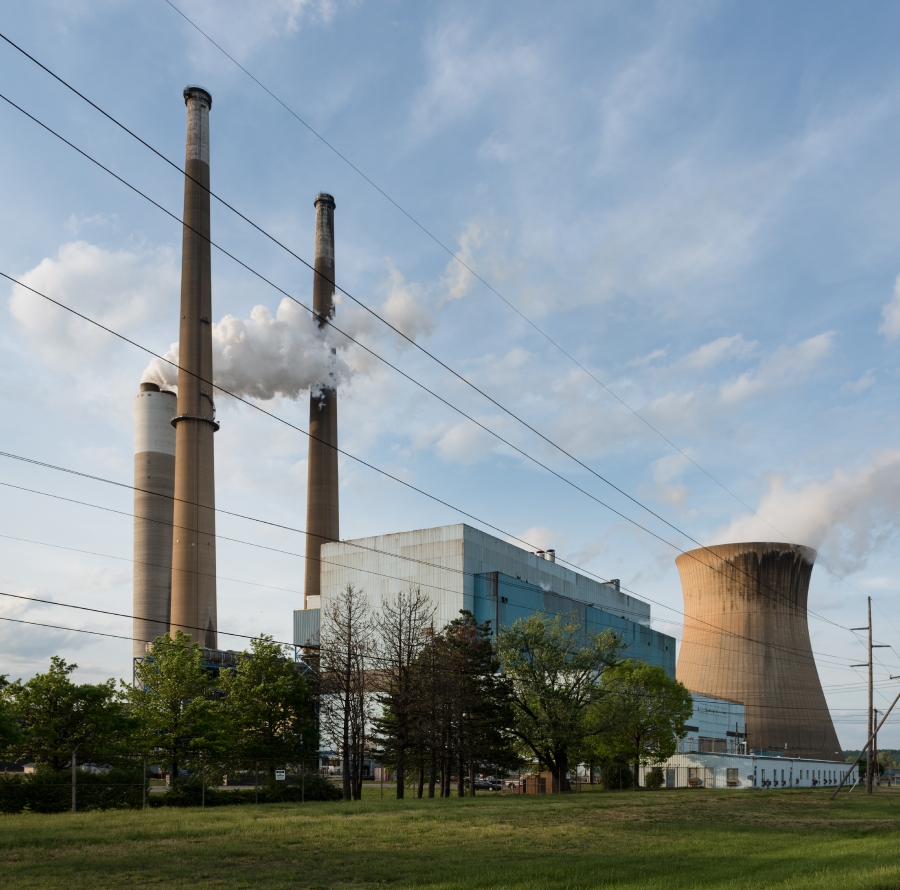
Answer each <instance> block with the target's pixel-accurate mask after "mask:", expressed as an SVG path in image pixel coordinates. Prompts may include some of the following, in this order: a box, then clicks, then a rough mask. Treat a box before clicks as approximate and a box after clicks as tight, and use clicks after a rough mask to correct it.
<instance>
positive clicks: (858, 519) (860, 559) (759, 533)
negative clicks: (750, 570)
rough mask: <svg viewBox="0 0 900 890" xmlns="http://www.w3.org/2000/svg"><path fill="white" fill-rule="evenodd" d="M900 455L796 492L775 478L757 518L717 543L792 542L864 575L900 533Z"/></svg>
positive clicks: (886, 455)
mask: <svg viewBox="0 0 900 890" xmlns="http://www.w3.org/2000/svg"><path fill="white" fill-rule="evenodd" d="M898 508H900V449H896V448H889V449H885V450H883V451H878V452H874V453H873V454H871V455H870V457H869V461H868V462H867V463H866V464H864V465H863V466H861V467H858V468H856V469H854V470H845V469H844V468H843V467H836V468H835V469H834V470H833V471H832V473H831V476H830V478H828V479H825V480H824V481H813V482H809V483H807V484H806V485H804V486H803V487H801V488H797V489H791V488H789V487H788V484H787V477H786V476H781V475H779V476H772V477H771V478H770V480H769V490H768V492H767V493H766V494H765V495H763V497H762V498H761V500H760V502H759V507H758V509H757V512H758V513H759V514H760V516H764V517H765V519H767V520H768V521H769V522H771V523H772V525H774V526H775V527H776V528H778V529H779V531H780V532H781V533H782V534H779V533H778V532H776V531H774V530H773V529H772V527H771V526H769V525H768V524H767V523H766V522H764V521H763V520H761V519H760V518H759V517H757V516H750V515H747V514H745V515H743V516H739V517H737V518H736V519H734V520H732V521H731V523H729V524H728V525H727V526H725V527H723V528H721V529H719V531H717V532H716V534H715V536H714V540H715V542H716V543H730V542H739V541H772V540H775V541H792V542H794V543H796V544H805V545H807V546H809V547H815V548H816V549H818V550H821V551H822V553H823V556H824V558H825V559H826V560H827V561H828V563H829V565H831V566H832V567H833V568H839V569H840V570H841V571H842V572H855V571H859V570H860V569H863V568H864V567H865V566H866V564H867V562H868V559H869V556H870V555H871V554H872V553H873V551H875V550H876V549H877V548H879V547H881V546H883V545H884V544H885V543H887V542H888V541H890V540H891V539H892V538H893V537H894V536H895V535H896V534H897V533H898V531H900V509H898Z"/></svg>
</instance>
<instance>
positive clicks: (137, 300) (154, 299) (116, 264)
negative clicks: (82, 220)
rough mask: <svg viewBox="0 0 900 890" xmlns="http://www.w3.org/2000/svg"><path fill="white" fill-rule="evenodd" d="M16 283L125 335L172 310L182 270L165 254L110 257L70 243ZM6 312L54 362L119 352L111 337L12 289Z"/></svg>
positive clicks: (126, 252)
mask: <svg viewBox="0 0 900 890" xmlns="http://www.w3.org/2000/svg"><path fill="white" fill-rule="evenodd" d="M19 277H20V280H21V281H22V282H23V283H24V284H27V285H28V286H29V287H33V288H34V289H35V290H36V291H39V292H40V293H42V294H46V295H47V296H48V297H52V298H53V299H54V300H58V301H59V302H60V303H63V304H65V305H67V306H71V307H72V308H73V309H77V310H78V311H79V312H82V313H84V314H85V315H88V316H90V317H91V318H93V319H95V320H96V321H99V322H100V323H101V324H104V325H106V326H108V327H110V328H112V329H113V330H116V331H119V332H120V333H127V332H129V331H130V330H132V329H133V328H135V327H136V326H137V325H139V324H141V323H144V322H146V321H148V320H149V319H150V318H152V317H154V316H158V315H159V314H161V313H163V312H165V311H166V309H168V308H171V307H172V306H173V305H174V303H175V301H176V300H177V298H178V292H179V281H180V270H179V269H178V267H177V264H176V262H175V257H174V255H173V253H172V251H171V250H169V249H168V248H157V249H138V250H118V251H111V250H106V249H105V248H103V247H98V246H96V245H94V244H89V243H87V242H86V241H71V242H69V243H67V244H63V245H62V246H61V247H60V248H59V251H58V252H57V255H56V257H55V258H51V257H47V258H46V259H43V260H41V262H40V263H38V265H37V266H35V267H34V268H33V269H31V270H30V271H28V272H26V273H25V274H24V275H21V276H19ZM9 311H10V313H11V314H12V316H13V318H15V319H16V321H17V322H18V323H19V324H20V325H21V326H22V327H23V328H24V330H25V334H26V335H27V336H28V338H29V339H30V340H32V341H33V342H34V343H36V344H37V345H38V346H39V348H40V349H41V350H42V352H43V353H44V355H45V357H47V358H48V359H50V360H51V361H53V362H55V363H59V364H64V365H67V364H71V363H73V362H75V361H81V360H83V359H84V357H85V356H86V355H93V356H96V355H99V354H101V353H103V352H106V351H109V350H111V349H113V348H115V346H116V341H115V339H114V338H112V337H111V336H110V335H109V334H108V333H106V332H104V331H101V330H99V329H98V328H95V327H93V326H92V325H89V324H87V323H86V322H84V321H83V320H82V319H79V318H77V317H75V316H73V315H71V314H70V313H68V312H65V311H63V310H62V309H60V308H59V307H58V306H54V305H53V304H52V303H48V302H47V301H46V300H42V299H41V298H40V297H38V296H36V295H35V294H32V293H29V292H28V291H27V290H25V289H23V288H21V287H17V286H16V285H13V286H12V288H11V293H10V298H9Z"/></svg>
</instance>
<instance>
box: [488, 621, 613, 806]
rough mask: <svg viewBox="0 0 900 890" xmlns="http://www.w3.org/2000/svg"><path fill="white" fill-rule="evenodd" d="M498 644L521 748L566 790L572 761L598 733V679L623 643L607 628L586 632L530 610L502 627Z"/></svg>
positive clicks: (601, 694) (600, 689) (601, 692)
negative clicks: (595, 711) (594, 716)
mask: <svg viewBox="0 0 900 890" xmlns="http://www.w3.org/2000/svg"><path fill="white" fill-rule="evenodd" d="M498 645H499V654H500V664H501V667H502V670H503V672H504V674H505V675H506V677H507V680H508V682H509V683H510V693H511V697H512V703H513V715H514V719H513V726H512V731H513V734H514V736H515V737H516V739H517V740H518V743H519V748H520V751H521V753H522V754H523V755H525V756H526V757H527V758H529V759H532V758H533V759H536V760H537V761H538V763H539V764H540V766H542V767H543V768H545V769H549V770H550V772H551V773H552V774H553V781H554V784H555V786H556V788H557V789H559V790H560V791H569V790H570V787H569V780H568V777H567V774H568V771H569V765H570V763H577V762H578V759H573V758H577V757H578V755H579V754H580V753H581V752H582V751H584V749H585V745H586V743H587V742H588V741H589V740H590V739H591V738H592V737H593V736H594V735H595V734H597V733H599V732H600V731H601V728H600V727H599V725H598V724H597V722H596V720H593V721H592V720H591V719H590V714H591V711H592V710H593V709H595V708H596V707H597V706H598V705H599V703H600V701H601V700H602V699H603V697H604V695H605V694H606V693H605V690H604V689H603V687H602V686H601V684H600V680H601V678H602V677H603V674H604V672H605V671H607V670H608V669H609V668H610V667H612V666H613V665H615V664H616V662H617V658H618V653H619V651H620V649H621V648H622V643H621V642H620V640H619V639H618V638H617V637H616V635H615V634H614V633H613V632H612V631H611V630H605V631H603V632H602V633H599V634H591V633H585V632H584V630H583V629H582V628H581V627H580V625H579V623H577V622H575V621H563V619H562V618H561V617H560V616H555V617H548V616H545V615H540V614H534V615H529V616H528V617H527V618H524V619H522V618H519V619H517V620H516V622H515V623H514V624H513V625H512V626H511V627H509V628H507V629H505V630H503V631H501V633H500V635H499V640H498Z"/></svg>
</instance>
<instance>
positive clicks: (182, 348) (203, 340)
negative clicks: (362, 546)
mask: <svg viewBox="0 0 900 890" xmlns="http://www.w3.org/2000/svg"><path fill="white" fill-rule="evenodd" d="M184 102H185V105H187V152H186V157H185V171H186V173H187V175H186V176H185V178H184V230H183V235H182V239H183V240H182V248H181V328H180V337H179V353H178V355H179V363H180V367H179V369H178V411H177V414H176V416H175V417H174V418H173V420H172V423H173V425H174V426H175V508H174V528H173V529H172V539H173V543H172V616H171V631H172V633H173V634H174V633H175V632H176V631H177V630H182V631H184V632H185V633H186V634H189V635H190V636H191V637H192V638H193V640H195V641H196V642H198V643H200V645H202V646H205V647H207V648H210V649H215V648H217V639H216V516H215V507H216V491H215V471H214V462H213V433H214V432H215V431H216V430H217V429H218V428H219V425H218V424H217V423H216V421H215V404H214V403H213V388H212V379H213V365H212V326H211V320H212V287H211V282H210V244H209V110H210V108H211V107H212V97H211V96H210V95H209V93H207V92H206V90H204V89H201V88H200V87H188V88H187V89H185V91H184Z"/></svg>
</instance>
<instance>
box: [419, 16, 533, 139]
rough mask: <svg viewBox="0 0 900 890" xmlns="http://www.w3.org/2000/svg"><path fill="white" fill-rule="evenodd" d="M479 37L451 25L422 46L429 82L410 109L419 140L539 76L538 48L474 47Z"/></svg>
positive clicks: (496, 42) (468, 27)
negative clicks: (486, 100) (499, 93)
mask: <svg viewBox="0 0 900 890" xmlns="http://www.w3.org/2000/svg"><path fill="white" fill-rule="evenodd" d="M474 33H481V32H480V31H479V29H477V28H476V27H474V26H473V25H472V24H464V23H461V22H459V21H452V22H448V23H447V24H445V25H444V26H443V27H440V28H438V29H437V30H436V31H434V32H433V33H432V34H431V35H430V37H429V38H428V40H427V41H426V45H425V54H426V57H427V60H428V68H429V73H428V81H427V83H426V84H425V86H424V87H423V88H422V90H421V91H420V93H419V96H418V98H417V100H416V103H415V105H414V108H413V113H412V119H413V128H414V130H415V132H416V133H417V134H418V135H419V136H420V137H424V136H428V135H431V134H432V133H433V132H434V131H435V130H437V129H438V128H440V127H443V126H446V125H447V124H449V123H451V122H453V121H455V120H458V119H459V118H462V117H465V116H467V115H470V114H472V112H473V111H474V110H475V109H476V108H477V107H478V105H479V104H480V103H481V102H482V100H483V99H484V98H485V97H486V96H488V95H489V94H490V93H492V92H495V91H497V90H500V89H502V88H504V87H516V86H518V85H519V84H520V83H521V79H522V78H523V77H526V76H528V75H530V74H533V73H534V72H536V71H538V70H539V67H540V66H539V58H538V53H537V50H536V48H535V47H534V46H533V45H531V44H528V43H518V44H516V43H509V42H504V41H503V40H501V39H497V38H495V39H491V40H486V41H483V42H481V43H478V42H475V41H473V39H472V37H473V34H474Z"/></svg>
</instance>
